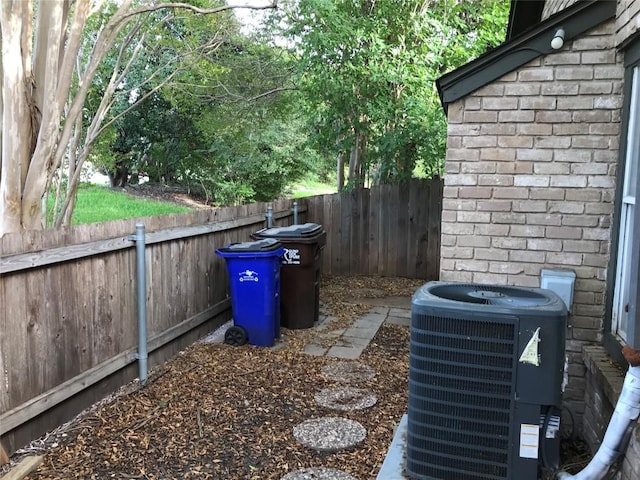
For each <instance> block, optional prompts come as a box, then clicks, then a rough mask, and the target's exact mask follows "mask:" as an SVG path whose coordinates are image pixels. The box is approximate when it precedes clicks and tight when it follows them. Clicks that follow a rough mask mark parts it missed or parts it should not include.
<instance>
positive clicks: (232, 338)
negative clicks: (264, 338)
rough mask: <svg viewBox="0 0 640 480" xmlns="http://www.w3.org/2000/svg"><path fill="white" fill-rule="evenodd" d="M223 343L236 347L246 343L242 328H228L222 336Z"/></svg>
mask: <svg viewBox="0 0 640 480" xmlns="http://www.w3.org/2000/svg"><path fill="white" fill-rule="evenodd" d="M224 343H226V344H227V345H233V346H234V347H238V346H240V345H244V344H245V343H247V332H246V331H245V329H244V328H242V327H238V326H235V325H234V326H233V327H229V328H228V329H227V331H226V332H225V334H224Z"/></svg>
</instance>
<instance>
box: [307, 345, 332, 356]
mask: <svg viewBox="0 0 640 480" xmlns="http://www.w3.org/2000/svg"><path fill="white" fill-rule="evenodd" d="M327 350H329V348H328V347H323V346H321V345H316V344H315V343H307V344H306V345H305V346H304V353H306V354H307V355H313V356H315V357H322V356H323V355H325V354H326V353H327Z"/></svg>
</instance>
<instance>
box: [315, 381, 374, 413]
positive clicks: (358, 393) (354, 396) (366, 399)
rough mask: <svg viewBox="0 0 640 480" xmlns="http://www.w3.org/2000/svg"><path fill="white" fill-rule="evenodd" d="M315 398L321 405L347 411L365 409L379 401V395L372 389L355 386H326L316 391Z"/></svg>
mask: <svg viewBox="0 0 640 480" xmlns="http://www.w3.org/2000/svg"><path fill="white" fill-rule="evenodd" d="M314 398H315V400H316V403H317V404H318V405H320V406H321V407H325V408H331V409H333V410H342V411H345V412H351V411H353V410H364V409H365V408H369V407H373V406H374V405H375V404H376V402H377V401H378V397H376V396H375V395H374V394H373V392H371V391H370V390H364V389H362V388H353V387H333V388H325V389H324V390H320V391H319V392H318V393H316V395H315V397H314Z"/></svg>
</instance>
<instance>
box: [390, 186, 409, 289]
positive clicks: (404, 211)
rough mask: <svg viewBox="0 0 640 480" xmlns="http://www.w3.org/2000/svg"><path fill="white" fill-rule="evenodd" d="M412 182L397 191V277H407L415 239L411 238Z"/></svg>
mask: <svg viewBox="0 0 640 480" xmlns="http://www.w3.org/2000/svg"><path fill="white" fill-rule="evenodd" d="M409 188H410V182H402V183H400V185H398V188H397V189H396V190H397V191H398V203H397V206H396V207H395V208H394V210H395V211H396V212H397V213H396V214H397V228H396V232H397V235H398V236H397V238H396V241H395V242H394V243H395V245H397V247H396V249H395V250H396V252H397V259H396V270H395V272H394V274H395V275H399V276H407V263H408V260H409V250H410V249H411V247H410V244H411V243H413V239H412V238H411V237H409V200H410V191H409Z"/></svg>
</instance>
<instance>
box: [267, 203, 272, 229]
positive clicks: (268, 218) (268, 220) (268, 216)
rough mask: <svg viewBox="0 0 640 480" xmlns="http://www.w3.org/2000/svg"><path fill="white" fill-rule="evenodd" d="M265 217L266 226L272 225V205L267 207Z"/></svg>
mask: <svg viewBox="0 0 640 480" xmlns="http://www.w3.org/2000/svg"><path fill="white" fill-rule="evenodd" d="M265 217H266V219H267V228H271V227H273V207H267V213H266V215H265Z"/></svg>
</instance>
